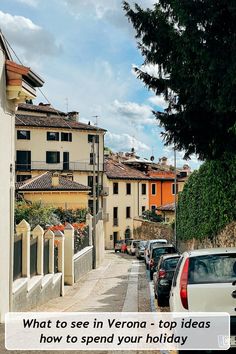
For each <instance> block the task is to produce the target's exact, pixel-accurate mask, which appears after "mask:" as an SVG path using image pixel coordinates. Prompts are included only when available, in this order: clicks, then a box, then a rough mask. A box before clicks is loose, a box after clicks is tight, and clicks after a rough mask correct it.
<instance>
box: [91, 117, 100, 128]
mask: <svg viewBox="0 0 236 354" xmlns="http://www.w3.org/2000/svg"><path fill="white" fill-rule="evenodd" d="M92 118H96V123H94V125H96V126H97V125H98V118H99V116H92Z"/></svg>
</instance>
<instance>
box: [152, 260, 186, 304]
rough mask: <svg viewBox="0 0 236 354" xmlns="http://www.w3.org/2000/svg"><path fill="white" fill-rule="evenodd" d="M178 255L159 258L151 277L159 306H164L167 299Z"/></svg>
mask: <svg viewBox="0 0 236 354" xmlns="http://www.w3.org/2000/svg"><path fill="white" fill-rule="evenodd" d="M179 259H180V255H179V254H177V253H174V254H165V255H163V256H161V257H160V260H159V262H158V264H157V271H156V273H154V275H153V282H154V294H155V298H156V299H157V302H158V305H159V306H164V305H165V304H166V300H167V299H169V296H170V289H171V283H172V279H173V276H174V272H175V268H176V266H177V263H178V261H179Z"/></svg>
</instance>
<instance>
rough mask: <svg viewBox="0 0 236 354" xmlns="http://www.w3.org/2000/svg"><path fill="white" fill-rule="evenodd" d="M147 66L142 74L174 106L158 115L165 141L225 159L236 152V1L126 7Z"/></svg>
mask: <svg viewBox="0 0 236 354" xmlns="http://www.w3.org/2000/svg"><path fill="white" fill-rule="evenodd" d="M123 7H124V10H125V12H126V16H127V17H128V19H129V20H130V21H131V22H132V24H133V26H134V28H135V30H136V38H137V40H138V47H139V49H140V50H141V53H142V55H143V57H144V64H145V65H147V64H151V65H155V66H156V67H157V68H158V70H157V74H155V75H151V74H150V73H147V71H145V69H143V68H144V67H145V66H144V67H141V68H136V71H137V76H138V78H139V79H141V80H142V81H143V82H144V83H145V85H146V86H147V87H148V88H149V89H151V90H153V91H154V92H155V93H156V94H157V95H160V94H164V95H165V97H166V99H167V100H168V103H169V106H168V108H167V109H166V110H165V111H164V113H163V112H154V114H155V115H156V118H157V119H158V120H159V122H160V125H161V126H162V127H164V128H165V131H164V132H163V136H164V141H165V143H166V144H167V145H169V144H173V143H174V144H175V146H176V148H177V149H178V150H185V152H186V154H185V157H189V156H190V155H191V154H192V153H196V154H197V155H198V156H199V158H200V159H203V160H204V159H220V158H222V156H223V155H224V153H225V152H230V153H232V152H234V153H235V152H236V1H235V0H159V1H157V3H156V4H155V5H154V7H153V8H152V9H142V8H141V7H140V6H139V5H137V4H135V6H134V7H131V6H130V5H129V4H128V3H127V2H124V3H123Z"/></svg>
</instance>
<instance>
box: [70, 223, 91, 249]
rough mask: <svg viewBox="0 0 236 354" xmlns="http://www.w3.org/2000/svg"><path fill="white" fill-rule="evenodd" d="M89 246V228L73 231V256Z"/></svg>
mask: <svg viewBox="0 0 236 354" xmlns="http://www.w3.org/2000/svg"><path fill="white" fill-rule="evenodd" d="M87 246H89V227H88V226H86V227H85V228H84V229H83V230H77V229H75V232H74V254H76V253H77V252H79V251H81V250H82V249H84V248H85V247H87Z"/></svg>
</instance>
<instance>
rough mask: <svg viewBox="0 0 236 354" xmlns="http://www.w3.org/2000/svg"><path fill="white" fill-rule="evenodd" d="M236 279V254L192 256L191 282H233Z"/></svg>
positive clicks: (189, 281)
mask: <svg viewBox="0 0 236 354" xmlns="http://www.w3.org/2000/svg"><path fill="white" fill-rule="evenodd" d="M235 280H236V254H225V253H224V254H213V255H212V254H211V255H204V256H198V257H191V258H190V263H189V276H188V283H189V284H204V283H232V282H233V281H235Z"/></svg>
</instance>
